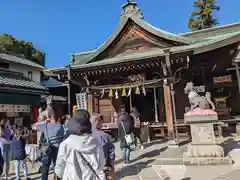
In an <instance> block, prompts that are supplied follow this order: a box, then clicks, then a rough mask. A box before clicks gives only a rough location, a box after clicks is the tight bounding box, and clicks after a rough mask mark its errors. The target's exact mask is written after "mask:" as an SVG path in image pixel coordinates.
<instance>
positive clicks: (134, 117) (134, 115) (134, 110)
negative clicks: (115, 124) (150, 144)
mask: <svg viewBox="0 0 240 180" xmlns="http://www.w3.org/2000/svg"><path fill="white" fill-rule="evenodd" d="M130 116H131V117H132V126H133V127H132V128H133V130H134V131H133V134H134V144H135V147H137V143H138V140H139V142H140V145H141V149H144V146H143V141H142V138H141V131H140V127H139V128H135V123H136V122H137V121H139V122H140V113H139V111H138V110H137V108H136V107H133V108H132V111H131V113H130Z"/></svg>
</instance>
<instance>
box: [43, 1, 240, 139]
mask: <svg viewBox="0 0 240 180" xmlns="http://www.w3.org/2000/svg"><path fill="white" fill-rule="evenodd" d="M239 44H240V23H235V24H229V25H224V26H218V27H214V28H209V29H205V30H199V31H194V32H187V33H183V34H173V33H170V32H166V31H164V30H161V29H158V28H156V27H153V26H152V25H150V24H149V23H148V22H146V21H145V20H144V16H143V13H142V12H141V10H140V9H139V8H138V7H137V4H136V3H134V2H128V3H126V4H124V5H123V6H122V13H121V16H120V22H119V25H118V26H117V27H116V29H115V31H114V32H113V33H112V35H111V36H110V37H109V38H108V39H107V40H106V41H105V42H104V43H103V44H102V45H101V46H100V47H98V48H97V49H95V50H92V51H88V52H83V53H76V54H73V55H72V62H71V64H69V66H67V67H62V68H56V69H48V70H47V71H51V72H53V73H55V74H58V75H59V77H61V79H64V78H65V79H66V80H67V82H68V85H69V86H68V89H69V93H68V97H72V94H75V93H77V100H75V99H70V98H69V101H68V103H69V107H70V106H72V105H75V104H77V105H78V106H79V108H86V109H88V110H89V112H90V113H92V112H97V113H100V114H102V115H103V121H104V124H103V128H104V129H116V128H117V123H116V119H117V113H118V112H119V110H120V109H121V108H123V107H124V108H126V110H127V111H131V109H132V108H133V107H136V108H137V109H138V111H139V112H140V114H141V116H140V120H141V122H146V121H147V122H149V123H150V125H149V126H150V127H152V128H153V129H154V128H155V129H158V128H159V127H162V129H161V133H160V135H163V136H166V135H168V136H171V135H172V134H173V133H174V127H176V128H177V129H178V130H179V132H180V131H181V132H180V133H183V134H184V133H186V132H187V130H186V129H187V126H186V125H185V123H184V120H183V118H184V113H185V112H186V111H188V110H189V106H190V105H189V101H188V96H187V94H185V92H184V87H185V85H186V83H187V82H193V84H194V86H195V90H196V91H197V92H198V94H199V95H202V96H204V95H205V93H206V92H207V91H208V92H210V93H211V95H212V101H213V102H214V103H215V105H216V111H217V112H218V115H219V121H222V122H224V123H227V124H229V127H233V128H232V129H231V131H234V126H235V125H236V123H237V122H238V120H239V119H238V116H239V115H240V95H239V78H238V75H239V68H238V64H237V63H238V62H239V61H236V59H238V57H237V56H238V54H239ZM72 84H74V86H76V85H78V87H79V88H74V89H71V85H72ZM69 109H70V108H69ZM174 124H175V125H174ZM185 128H186V129H185ZM156 131H157V130H156ZM226 131H227V130H226Z"/></svg>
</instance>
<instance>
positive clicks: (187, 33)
mask: <svg viewBox="0 0 240 180" xmlns="http://www.w3.org/2000/svg"><path fill="white" fill-rule="evenodd" d="M234 26H240V22H238V23H232V24H225V25H222V26H215V27H212V28H207V29H202V30H197V31H191V32H185V33H181V34H179V35H180V36H184V35H191V34H198V33H203V32H210V31H213V30H217V29H222V28H226V27H228V28H231V27H234Z"/></svg>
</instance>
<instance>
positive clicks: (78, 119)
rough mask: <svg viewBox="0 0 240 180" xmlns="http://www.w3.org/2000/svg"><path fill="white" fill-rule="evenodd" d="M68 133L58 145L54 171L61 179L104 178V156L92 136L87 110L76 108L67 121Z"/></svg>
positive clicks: (98, 179)
mask: <svg viewBox="0 0 240 180" xmlns="http://www.w3.org/2000/svg"><path fill="white" fill-rule="evenodd" d="M67 128H68V131H69V133H70V135H69V136H68V138H67V139H65V140H64V141H63V142H62V143H61V144H60V147H59V152H58V157H57V162H56V166H55V173H56V175H57V176H58V177H59V178H61V179H74V180H105V179H106V178H105V174H104V171H103V169H104V165H105V157H104V153H103V151H102V147H101V146H100V144H99V142H98V140H97V139H96V138H94V137H93V136H92V134H91V133H92V126H91V122H90V115H89V113H88V111H86V110H83V109H78V110H76V111H75V112H74V115H73V118H72V119H71V120H69V122H68V123H67Z"/></svg>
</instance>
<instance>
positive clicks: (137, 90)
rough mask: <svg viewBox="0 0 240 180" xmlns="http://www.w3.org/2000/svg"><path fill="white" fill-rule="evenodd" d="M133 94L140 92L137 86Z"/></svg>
mask: <svg viewBox="0 0 240 180" xmlns="http://www.w3.org/2000/svg"><path fill="white" fill-rule="evenodd" d="M135 94H140V89H139V87H138V86H137V87H136V91H135Z"/></svg>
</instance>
